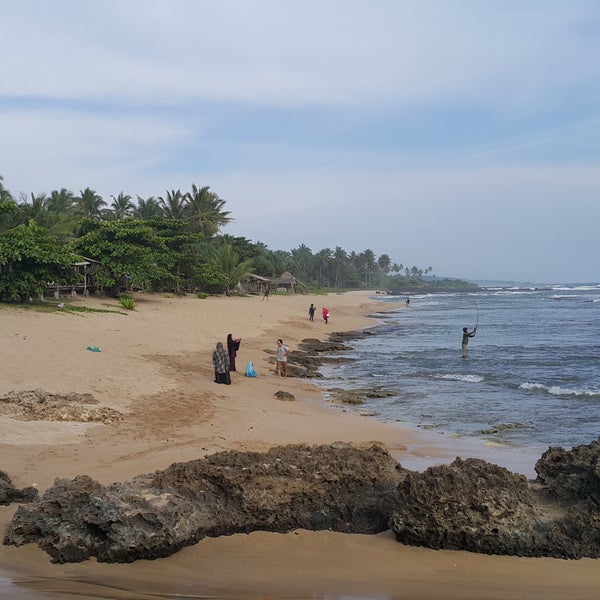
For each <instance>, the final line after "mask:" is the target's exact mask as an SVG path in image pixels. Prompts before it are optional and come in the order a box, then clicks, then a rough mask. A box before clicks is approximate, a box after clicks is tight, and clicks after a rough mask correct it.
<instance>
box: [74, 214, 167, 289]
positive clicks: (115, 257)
mask: <svg viewBox="0 0 600 600" xmlns="http://www.w3.org/2000/svg"><path fill="white" fill-rule="evenodd" d="M82 231H83V232H84V233H83V235H82V236H81V237H79V238H78V239H77V240H75V241H74V242H73V247H74V248H75V250H76V251H77V252H78V253H80V254H81V255H83V256H87V257H89V258H93V259H94V260H96V261H98V262H99V263H100V267H99V270H98V273H97V274H96V275H95V277H96V283H97V284H98V285H100V286H101V287H102V288H103V289H104V290H105V291H106V292H108V293H109V294H112V295H117V294H118V293H119V291H120V290H121V289H122V288H123V287H124V285H125V281H128V282H129V284H130V285H131V286H136V287H141V288H152V287H153V286H154V285H155V284H157V283H158V282H164V281H169V280H172V279H173V277H174V275H173V274H172V272H171V271H170V270H169V268H168V266H169V263H171V264H172V263H173V260H172V257H171V256H170V253H169V249H168V247H167V244H166V243H165V240H164V238H162V237H161V236H159V235H158V234H157V232H156V231H155V230H154V229H153V227H152V226H151V225H149V224H148V223H146V222H145V221H141V220H138V219H122V220H120V221H95V220H89V219H88V220H87V221H85V222H84V224H83V227H82Z"/></svg>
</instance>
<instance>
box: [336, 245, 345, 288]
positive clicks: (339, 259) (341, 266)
mask: <svg viewBox="0 0 600 600" xmlns="http://www.w3.org/2000/svg"><path fill="white" fill-rule="evenodd" d="M333 263H334V265H335V280H334V284H333V285H334V287H336V288H337V287H340V281H341V277H342V273H343V272H344V270H345V268H346V267H347V264H348V254H347V253H346V251H345V250H344V249H343V248H342V247H341V246H336V247H335V250H334V251H333Z"/></svg>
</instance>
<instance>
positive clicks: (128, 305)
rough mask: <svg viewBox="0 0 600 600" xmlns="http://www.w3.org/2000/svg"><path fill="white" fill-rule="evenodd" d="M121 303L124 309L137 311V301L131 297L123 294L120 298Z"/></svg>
mask: <svg viewBox="0 0 600 600" xmlns="http://www.w3.org/2000/svg"><path fill="white" fill-rule="evenodd" d="M119 302H120V304H121V306H122V307H123V308H125V309H127V310H135V300H134V299H133V298H132V297H131V296H129V295H127V294H121V295H120V296H119Z"/></svg>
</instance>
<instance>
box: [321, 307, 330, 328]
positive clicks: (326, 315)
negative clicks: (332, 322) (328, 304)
mask: <svg viewBox="0 0 600 600" xmlns="http://www.w3.org/2000/svg"><path fill="white" fill-rule="evenodd" d="M321 314H322V315H323V321H325V325H327V323H328V322H329V309H328V308H325V307H323V311H322V313H321Z"/></svg>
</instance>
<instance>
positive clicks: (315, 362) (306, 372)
mask: <svg viewBox="0 0 600 600" xmlns="http://www.w3.org/2000/svg"><path fill="white" fill-rule="evenodd" d="M333 335H335V334H333ZM350 350H352V348H350V347H349V346H346V345H344V344H342V343H341V342H337V341H333V340H332V341H322V340H318V339H316V338H306V339H304V340H302V341H301V342H300V343H299V344H298V348H295V349H294V350H293V351H292V352H290V354H289V356H288V377H302V378H309V379H320V378H321V377H322V375H321V373H319V367H321V365H323V364H324V363H326V362H328V363H332V362H333V363H339V362H347V361H349V360H351V359H349V358H345V357H341V356H335V353H336V352H348V351H350ZM265 352H266V353H267V354H269V355H271V356H270V359H269V360H270V362H271V363H272V364H275V361H276V356H275V352H274V351H273V350H265Z"/></svg>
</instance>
